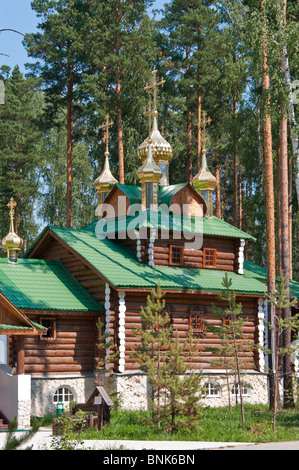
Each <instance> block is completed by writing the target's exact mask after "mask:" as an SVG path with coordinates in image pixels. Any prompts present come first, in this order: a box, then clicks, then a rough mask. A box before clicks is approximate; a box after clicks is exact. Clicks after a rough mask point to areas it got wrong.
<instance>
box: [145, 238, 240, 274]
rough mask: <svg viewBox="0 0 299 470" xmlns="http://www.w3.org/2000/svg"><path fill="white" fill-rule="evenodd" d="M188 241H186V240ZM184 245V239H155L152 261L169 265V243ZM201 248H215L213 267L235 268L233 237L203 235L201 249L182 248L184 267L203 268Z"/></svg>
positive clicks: (232, 269) (236, 251) (237, 248)
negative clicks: (215, 261)
mask: <svg viewBox="0 0 299 470" xmlns="http://www.w3.org/2000/svg"><path fill="white" fill-rule="evenodd" d="M186 242H187V243H188V241H186ZM172 244H173V245H179V246H184V244H185V241H184V240H181V241H180V240H172V239H168V240H162V239H157V240H155V244H154V263H155V265H160V266H168V265H169V251H170V245H172ZM203 248H214V249H216V250H217V263H216V266H215V269H221V270H225V271H235V270H236V259H237V256H236V253H238V250H239V245H238V243H237V242H236V241H235V239H233V238H220V237H219V238H218V237H204V239H203V246H202V248H201V249H194V250H192V249H188V250H187V249H184V263H183V267H184V268H203Z"/></svg>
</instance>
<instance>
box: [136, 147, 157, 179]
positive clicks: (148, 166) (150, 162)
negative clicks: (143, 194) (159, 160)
mask: <svg viewBox="0 0 299 470" xmlns="http://www.w3.org/2000/svg"><path fill="white" fill-rule="evenodd" d="M137 175H138V178H139V179H140V180H141V181H145V180H146V181H159V180H160V179H161V177H162V170H161V168H160V167H159V166H158V165H157V164H156V162H155V160H154V158H153V153H152V144H151V140H150V139H148V150H147V157H146V160H145V162H144V164H143V165H142V166H141V167H140V168H139V169H138V170H137Z"/></svg>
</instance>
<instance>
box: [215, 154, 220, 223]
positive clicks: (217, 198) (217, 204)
mask: <svg viewBox="0 0 299 470" xmlns="http://www.w3.org/2000/svg"><path fill="white" fill-rule="evenodd" d="M215 177H216V188H215V190H216V217H218V219H221V199H220V196H221V194H220V165H219V155H218V154H216V170H215Z"/></svg>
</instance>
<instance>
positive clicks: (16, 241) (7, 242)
mask: <svg viewBox="0 0 299 470" xmlns="http://www.w3.org/2000/svg"><path fill="white" fill-rule="evenodd" d="M22 246H23V240H22V238H21V237H19V235H17V234H16V233H15V232H12V231H10V232H9V233H8V234H7V235H6V237H4V238H3V239H2V248H4V249H5V250H6V251H7V252H10V251H18V250H20V249H21V248H22Z"/></svg>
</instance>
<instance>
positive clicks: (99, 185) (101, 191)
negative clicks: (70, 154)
mask: <svg viewBox="0 0 299 470" xmlns="http://www.w3.org/2000/svg"><path fill="white" fill-rule="evenodd" d="M112 125H113V122H112V121H110V118H109V116H108V115H107V116H106V119H105V123H104V124H103V126H102V128H103V129H104V131H105V139H106V151H105V163H104V169H103V171H102V173H101V174H100V176H99V177H98V178H97V179H96V180H95V182H94V185H95V188H96V190H97V192H98V205H99V206H101V205H102V204H103V203H104V201H105V199H106V197H107V196H108V194H109V193H110V191H111V189H112V188H113V186H114V185H115V184H116V183H118V181H117V179H116V178H114V176H113V175H112V173H111V171H110V165H109V155H110V154H109V127H111V126H112ZM99 217H100V216H99Z"/></svg>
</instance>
